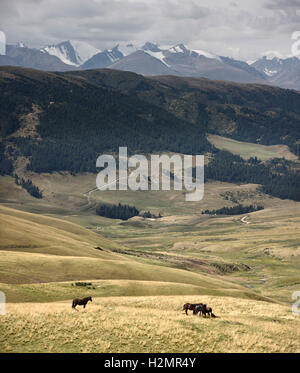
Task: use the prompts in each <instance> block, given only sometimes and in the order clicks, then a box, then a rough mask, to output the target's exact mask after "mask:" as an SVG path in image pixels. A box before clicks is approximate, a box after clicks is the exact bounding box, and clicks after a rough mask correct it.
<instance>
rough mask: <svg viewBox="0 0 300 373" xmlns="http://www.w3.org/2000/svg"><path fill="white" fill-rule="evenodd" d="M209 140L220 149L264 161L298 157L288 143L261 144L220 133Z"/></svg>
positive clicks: (209, 137) (211, 136) (210, 136)
mask: <svg viewBox="0 0 300 373" xmlns="http://www.w3.org/2000/svg"><path fill="white" fill-rule="evenodd" d="M208 140H209V141H210V142H211V143H212V144H213V145H214V146H215V147H216V148H218V149H221V150H227V151H229V152H231V153H233V154H238V155H240V156H241V157H242V158H244V159H249V158H250V157H257V158H258V159H261V160H262V161H265V160H267V159H271V158H285V159H288V160H291V161H296V160H297V159H298V158H297V156H296V155H295V154H293V153H292V152H290V150H289V147H288V146H287V145H260V144H253V143H250V142H244V141H237V140H233V139H230V138H227V137H223V136H218V135H209V136H208Z"/></svg>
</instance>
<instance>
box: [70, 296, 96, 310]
mask: <svg viewBox="0 0 300 373" xmlns="http://www.w3.org/2000/svg"><path fill="white" fill-rule="evenodd" d="M89 300H90V301H91V302H92V301H93V300H92V297H86V298H83V299H78V298H76V299H73V302H72V308H74V310H76V311H78V310H77V309H76V308H75V307H76V306H83V308H85V307H86V304H87V302H88V301H89Z"/></svg>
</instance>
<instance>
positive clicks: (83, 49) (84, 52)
mask: <svg viewBox="0 0 300 373" xmlns="http://www.w3.org/2000/svg"><path fill="white" fill-rule="evenodd" d="M69 42H70V44H71V45H72V47H73V48H74V50H75V52H76V56H77V59H78V62H79V63H80V64H82V63H84V62H85V61H87V60H88V59H90V58H91V57H93V56H94V55H95V54H97V53H100V52H101V50H100V49H98V48H95V47H93V46H92V45H90V44H88V43H85V42H83V41H78V40H69Z"/></svg>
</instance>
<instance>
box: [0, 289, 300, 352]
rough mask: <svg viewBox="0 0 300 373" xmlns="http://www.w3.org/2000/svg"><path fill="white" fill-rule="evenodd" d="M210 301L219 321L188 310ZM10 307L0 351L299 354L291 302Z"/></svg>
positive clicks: (298, 327) (132, 301) (158, 300)
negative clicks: (184, 308)
mask: <svg viewBox="0 0 300 373" xmlns="http://www.w3.org/2000/svg"><path fill="white" fill-rule="evenodd" d="M187 301H192V302H199V301H202V302H205V303H207V304H209V305H211V306H212V307H213V311H214V313H215V314H216V315H218V316H220V317H219V318H217V319H205V318H200V317H199V316H193V315H192V314H190V315H189V316H186V315H185V314H184V312H182V305H183V304H184V303H185V302H187ZM79 309H80V310H79V312H76V311H73V310H72V309H71V301H68V302H66V301H64V302H57V303H43V304H42V303H26V304H25V303H23V304H22V303H19V304H8V305H7V314H6V315H5V316H1V317H0V331H1V332H0V351H1V352H172V353H175V352H292V353H293V352H300V317H299V316H294V315H293V314H292V312H291V309H290V307H288V306H282V305H277V304H271V303H266V302H261V301H254V300H243V299H234V298H230V297H211V296H201V297H200V298H199V297H195V296H167V297H166V296H155V297H152V296H151V297H114V298H94V301H93V303H89V304H88V306H87V308H86V309H85V310H83V309H82V308H81V307H79Z"/></svg>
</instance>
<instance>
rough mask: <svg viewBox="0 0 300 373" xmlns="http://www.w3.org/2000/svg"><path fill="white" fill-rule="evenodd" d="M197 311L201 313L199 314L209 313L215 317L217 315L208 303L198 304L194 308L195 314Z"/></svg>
mask: <svg viewBox="0 0 300 373" xmlns="http://www.w3.org/2000/svg"><path fill="white" fill-rule="evenodd" d="M197 313H199V316H201V315H203V316H205V317H206V315H208V316H209V317H213V318H216V317H217V316H215V315H214V314H213V312H212V308H211V307H209V306H207V305H206V304H201V305H199V306H197V307H196V308H195V310H194V314H197Z"/></svg>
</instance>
